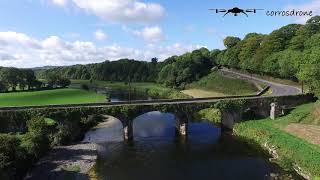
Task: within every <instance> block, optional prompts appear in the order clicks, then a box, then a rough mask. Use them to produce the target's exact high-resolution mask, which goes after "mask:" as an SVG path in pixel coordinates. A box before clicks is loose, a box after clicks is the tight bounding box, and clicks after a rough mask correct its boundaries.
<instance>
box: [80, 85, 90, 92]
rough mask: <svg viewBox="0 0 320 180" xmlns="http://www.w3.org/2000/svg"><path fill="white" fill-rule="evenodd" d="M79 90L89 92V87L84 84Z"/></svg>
mask: <svg viewBox="0 0 320 180" xmlns="http://www.w3.org/2000/svg"><path fill="white" fill-rule="evenodd" d="M80 88H81V89H83V90H86V91H89V89H90V88H89V86H88V85H86V84H81V86H80Z"/></svg>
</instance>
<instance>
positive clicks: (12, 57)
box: [0, 0, 320, 67]
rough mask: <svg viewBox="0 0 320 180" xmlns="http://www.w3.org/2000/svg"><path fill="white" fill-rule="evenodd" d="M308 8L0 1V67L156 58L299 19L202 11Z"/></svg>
mask: <svg viewBox="0 0 320 180" xmlns="http://www.w3.org/2000/svg"><path fill="white" fill-rule="evenodd" d="M235 6H238V7H240V8H261V9H265V11H266V10H274V11H280V10H291V9H297V10H313V11H314V13H313V14H314V15H317V14H319V13H318V12H319V9H320V0H268V1H267V3H266V1H262V0H223V1H221V0H188V1H186V0H1V1H0V17H1V21H0V66H14V67H37V66H45V65H72V64H87V63H94V62H102V61H104V60H107V59H108V60H117V59H120V58H134V59H137V60H145V61H149V60H150V59H151V58H152V57H158V58H159V59H160V60H163V59H165V58H167V57H169V56H171V55H179V54H183V53H185V52H188V51H191V50H193V49H197V48H200V47H207V48H209V49H215V48H219V49H221V48H223V44H222V40H223V38H224V37H225V36H228V35H232V36H238V37H241V38H242V37H244V36H245V34H247V33H249V32H258V33H270V32H271V31H272V30H274V29H276V28H279V27H281V26H283V25H286V24H289V23H304V22H305V18H301V17H268V16H266V14H265V11H260V12H259V13H257V14H255V15H250V16H249V18H247V17H245V16H238V17H233V16H226V17H224V18H222V15H223V14H215V13H213V12H210V11H208V9H209V8H233V7H235Z"/></svg>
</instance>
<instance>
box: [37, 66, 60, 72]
mask: <svg viewBox="0 0 320 180" xmlns="http://www.w3.org/2000/svg"><path fill="white" fill-rule="evenodd" d="M58 67H61V66H43V67H34V68H31V69H32V70H34V71H37V70H49V69H55V68H58Z"/></svg>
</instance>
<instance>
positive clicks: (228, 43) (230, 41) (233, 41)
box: [223, 36, 241, 48]
mask: <svg viewBox="0 0 320 180" xmlns="http://www.w3.org/2000/svg"><path fill="white" fill-rule="evenodd" d="M240 41H241V39H240V38H238V37H232V36H228V37H226V38H225V39H224V40H223V44H224V46H225V47H226V48H232V47H234V46H235V45H237V43H239V42H240Z"/></svg>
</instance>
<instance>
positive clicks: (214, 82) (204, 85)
mask: <svg viewBox="0 0 320 180" xmlns="http://www.w3.org/2000/svg"><path fill="white" fill-rule="evenodd" d="M186 89H187V90H189V91H190V90H191V92H192V94H197V96H201V97H205V94H201V91H197V90H202V91H206V92H212V93H211V95H213V96H214V95H215V94H217V95H219V96H221V95H245V94H254V93H255V92H257V91H258V90H257V88H256V87H255V86H254V85H253V84H252V83H250V82H248V81H245V80H239V79H232V78H227V77H223V76H221V75H220V74H218V73H217V72H213V73H211V74H209V75H208V76H206V77H203V78H202V79H200V80H199V81H197V82H194V83H191V84H189V85H188V86H187V88H186ZM196 91H197V92H196ZM209 95H210V93H209Z"/></svg>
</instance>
